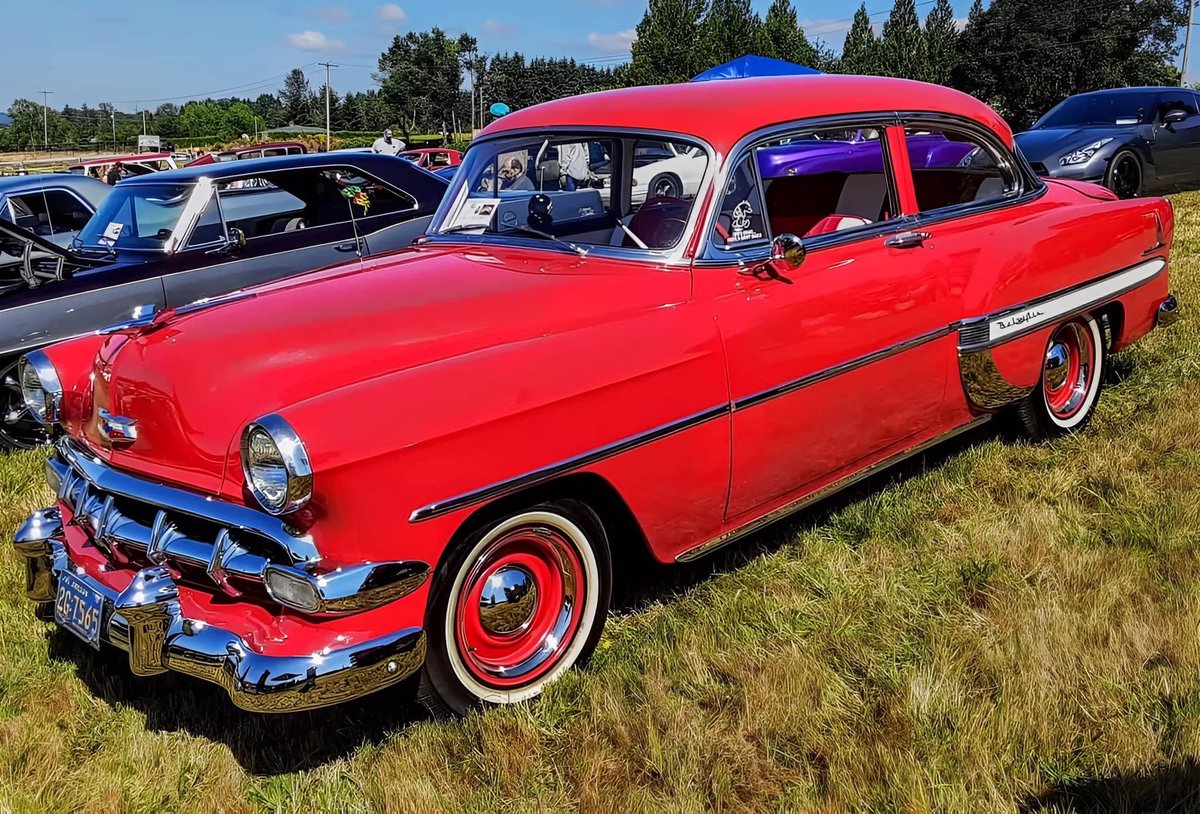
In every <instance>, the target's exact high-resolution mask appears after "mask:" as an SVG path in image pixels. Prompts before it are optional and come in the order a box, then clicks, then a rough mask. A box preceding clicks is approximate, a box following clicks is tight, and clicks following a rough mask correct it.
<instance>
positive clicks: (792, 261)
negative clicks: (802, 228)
mask: <svg viewBox="0 0 1200 814" xmlns="http://www.w3.org/2000/svg"><path fill="white" fill-rule="evenodd" d="M807 254H808V250H807V249H805V248H804V241H802V240H801V239H800V238H798V237H796V236H795V235H793V234H789V233H787V232H784V233H783V234H781V235H775V239H774V240H772V241H771V262H772V263H777V264H780V265H783V266H787V267H788V268H793V269H794V268H796V266H798V265H800V264H801V263H803V262H804V258H805V256H806V255H807Z"/></svg>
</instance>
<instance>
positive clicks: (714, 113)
mask: <svg viewBox="0 0 1200 814" xmlns="http://www.w3.org/2000/svg"><path fill="white" fill-rule="evenodd" d="M892 111H919V112H927V113H944V114H951V115H956V116H961V117H965V118H968V119H971V120H973V121H975V122H978V123H979V124H981V125H984V126H985V127H988V128H989V129H991V130H992V131H994V132H995V133H996V134H997V136H999V137H1000V139H1001V140H1002V141H1003V142H1004V143H1005V144H1007V145H1009V146H1010V147H1011V146H1012V131H1011V130H1010V129H1009V127H1008V125H1007V124H1006V123H1005V122H1004V120H1003V119H1002V118H1000V116H999V115H998V114H997V113H996V112H995V111H994V110H992V109H991V108H990V107H988V106H987V105H985V104H984V103H983V102H980V101H979V100H978V99H975V98H974V97H972V96H968V95H967V94H965V93H962V92H960V91H957V90H952V89H950V88H946V87H942V86H941V85H931V84H928V83H925V82H914V81H912V80H909V79H890V78H884V77H878V76H852V75H841V74H821V75H816V76H772V77H759V78H752V79H723V80H719V81H713V82H685V83H682V84H678V85H650V86H645V87H636V88H623V89H621V90H610V91H601V92H599V93H589V94H585V95H583V96H571V97H568V98H566V99H559V100H556V101H553V102H546V103H544V104H540V105H535V106H533V107H529V108H525V109H522V110H517V111H514V112H512V113H509V114H508V115H506V116H504V117H503V118H501V119H498V120H496V121H495V122H493V123H492V124H490V125H488V127H487V128H486V129H485V130H484V131H483V133H482V134H481V135H482V136H483V137H485V138H486V137H489V136H494V135H497V134H499V133H504V132H509V131H512V130H525V129H539V130H544V129H546V128H554V127H572V126H575V127H599V126H603V127H614V128H619V129H629V130H658V131H662V132H667V133H679V134H683V135H691V136H695V137H698V138H701V139H704V140H705V141H707V142H708V143H709V144H711V145H712V146H713V148H714V149H716V150H717V152H718V153H721V154H726V153H728V152H729V150H730V149H731V148H732V147H733V146H734V145H735V144H736V143H737V142H738V141H739V140H740V139H741V138H742V137H743V136H745V135H746V134H748V133H752V132H754V131H756V130H759V129H761V128H763V127H767V126H769V125H772V124H778V123H783V122H789V121H795V120H797V119H807V118H814V117H819V116H835V115H839V114H848V113H888V112H892Z"/></svg>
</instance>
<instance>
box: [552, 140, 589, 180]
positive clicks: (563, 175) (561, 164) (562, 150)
mask: <svg viewBox="0 0 1200 814" xmlns="http://www.w3.org/2000/svg"><path fill="white" fill-rule="evenodd" d="M558 172H559V185H560V186H561V187H562V188H563V189H565V190H567V191H570V190H574V189H576V188H578V187H581V186H587V182H588V180H589V179H590V178H591V175H592V172H591V170H590V169H589V168H588V146H587V144H585V143H572V144H560V145H558Z"/></svg>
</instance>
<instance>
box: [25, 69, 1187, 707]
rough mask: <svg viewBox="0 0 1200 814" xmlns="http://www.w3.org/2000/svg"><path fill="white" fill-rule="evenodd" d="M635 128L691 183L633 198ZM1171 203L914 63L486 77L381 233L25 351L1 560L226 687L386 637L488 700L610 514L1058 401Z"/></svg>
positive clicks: (353, 671)
mask: <svg viewBox="0 0 1200 814" xmlns="http://www.w3.org/2000/svg"><path fill="white" fill-rule="evenodd" d="M564 123H565V124H564ZM910 139H911V141H912V143H913V144H914V145H928V144H930V143H933V142H937V143H938V144H943V143H944V142H956V143H959V144H961V145H962V146H961V148H958V149H952V150H951V149H939V150H937V151H936V156H942V157H941V158H937V157H936V156H935V155H934V153H933V152H930V151H929V150H928V149H926V148H920V149H921V150H922V156H923V158H922V159H921V160H920V161H919V162H918V161H915V160H913V159H912V156H911V155H910V149H909V145H910ZM664 141H669V142H670V143H672V144H679V145H686V146H689V147H692V148H695V149H696V150H698V151H700V154H701V156H702V157H703V160H704V162H705V166H704V169H703V175H702V179H701V182H700V185H699V188H698V191H697V192H696V193H695V194H694V195H693V196H690V197H689V196H687V193H686V192H684V193H682V195H683V197H663V196H660V195H654V196H651V197H649V198H647V199H644V201H642V202H639V203H635V202H634V201H635V197H634V195H633V192H634V190H633V189H632V186H633V185H632V181H633V170H634V166H635V163H634V161H633V157H634V156H635V155H637V154H638V147H639V145H642V144H644V143H650V144H661V143H663V142H664ZM837 141H841V142H845V143H847V144H852V145H853V149H844V148H836V145H833V147H835V149H826V148H827V147H830V143H831V142H837ZM915 149H917V147H914V150H915ZM762 151H765V152H766V153H767V154H769V155H778V153H779V152H780V151H784V152H789V153H792V154H794V155H793V157H792V158H789V160H787V161H781V162H775V163H772V162H770V161H761V162H760V161H759V160H757V159H758V156H759V153H760V152H762ZM871 152H874V153H875V157H874V160H872V159H871V157H870V155H869V153H871ZM806 153H811V154H812V156H813V160H814V161H819V162H820V163H819V165H814V167H810V166H808V165H806V164H805V159H804V156H805V155H806ZM926 153H928V155H926ZM594 155H601V156H605V157H606V158H605V160H606V161H608V162H609V166H610V168H611V170H612V171H611V173H610V174H609V175H607V176H606V177H605V187H604V190H603V191H604V195H603V196H602V195H601V190H600V189H597V188H596V187H595V186H593V185H589V183H588V178H587V177H586V176H587V170H588V163H589V160H590V159H591V156H594ZM836 155H842V156H844V157H845V158H844V160H840V159H838V158H836ZM549 156H553V158H552V159H551V158H549ZM839 161H841V163H839ZM771 166H777V167H778V170H777V171H772V170H771V169H770V167H771ZM1172 229H1173V217H1172V210H1171V206H1170V205H1169V204H1168V203H1167V202H1166V201H1165V200H1162V199H1158V198H1154V199H1141V200H1128V201H1118V200H1116V199H1115V196H1113V195H1112V194H1111V193H1110V192H1107V191H1106V190H1104V189H1102V188H1100V187H1096V186H1091V185H1088V184H1083V183H1074V182H1068V181H1056V180H1043V179H1039V178H1038V177H1037V176H1036V175H1034V173H1033V172H1031V171H1030V169H1029V167H1028V166H1027V164H1026V163H1025V161H1024V160H1023V159H1022V158H1021V157H1020V156H1019V155H1018V154H1017V153H1015V152H1014V150H1013V139H1012V134H1011V133H1010V132H1009V129H1008V127H1007V126H1006V125H1005V124H1004V122H1003V121H1002V120H1001V119H1000V117H999V116H997V115H996V114H995V113H994V112H993V111H992V110H990V109H989V108H987V107H986V106H984V105H983V104H981V103H980V102H978V101H976V100H974V99H972V98H970V97H968V96H965V95H963V94H961V93H958V92H955V91H952V90H948V89H946V88H941V87H936V86H931V85H925V84H919V83H914V82H908V81H902V80H894V79H877V78H864V77H852V76H812V77H809V76H806V77H799V78H763V79H740V80H729V81H724V82H708V83H702V84H689V85H680V86H671V87H643V88H633V89H627V90H619V91H612V92H608V93H601V94H593V95H589V96H587V97H584V98H571V99H564V100H561V101H557V102H552V103H549V104H544V105H540V106H537V107H533V108H529V109H527V110H521V111H518V112H515V113H512V114H511V115H509V116H505V117H504V118H503V119H500V120H499V121H497V122H495V123H494V124H492V125H491V126H490V127H489V128H488V129H487V130H486V131H485V132H484V133H483V135H482V136H481V137H480V138H479V139H478V140H477V141H476V142H475V144H474V145H473V146H472V147H471V149H470V150H469V151H468V152H467V154H466V156H465V158H464V162H463V165H462V167H461V169H460V171H459V172H458V174H457V177H456V180H455V182H454V183H453V185H452V186H451V187H450V189H449V190H448V193H447V195H446V197H445V199H444V200H443V202H442V204H441V207H440V209H439V210H438V212H437V214H436V215H435V216H434V220H433V223H432V225H431V228H430V229H429V231H428V233H427V235H426V236H425V237H424V238H423V239H422V240H421V241H420V242H419V245H417V246H414V247H412V248H410V249H406V250H403V251H401V252H399V253H395V254H391V255H385V256H381V257H377V258H370V259H365V260H363V261H361V262H355V263H353V264H350V265H345V266H341V267H334V268H329V269H325V270H323V271H318V272H314V273H310V274H307V275H304V276H298V277H295V278H292V279H290V280H286V281H282V282H278V283H274V284H271V285H266V286H262V287H259V288H254V289H250V290H246V291H242V292H239V293H236V294H233V295H230V296H227V297H225V298H223V299H215V300H211V301H208V302H201V303H197V304H195V305H193V306H189V307H184V308H178V309H172V310H168V311H164V312H161V313H158V314H154V315H147V314H142V315H140V316H139V317H137V318H135V319H132V320H131V321H129V322H128V323H125V324H124V325H119V326H115V327H114V328H112V329H111V330H109V331H108V332H106V333H103V334H102V335H99V336H89V337H85V338H82V339H78V340H73V341H70V342H67V343H64V344H60V345H56V346H53V347H51V348H49V349H48V350H46V351H44V352H38V353H33V354H30V355H29V356H27V357H26V360H25V364H24V366H23V368H22V370H21V379H22V383H23V387H24V392H25V398H26V401H27V403H28V404H29V406H30V408H31V409H32V410H33V411H34V412H35V413H36V414H37V415H38V416H39V417H40V418H41V419H42V420H43V421H45V422H47V423H51V424H57V425H58V426H59V432H60V433H61V437H60V439H59V441H58V443H57V448H56V451H55V454H54V456H53V457H52V458H51V459H50V460H49V462H48V466H47V472H48V476H49V479H50V483H51V484H52V486H53V487H54V489H55V490H56V492H57V496H58V499H57V502H56V504H55V505H54V506H53V507H51V508H47V509H45V510H42V511H38V512H35V513H34V514H33V515H32V516H31V517H30V518H29V520H28V521H27V522H26V523H25V524H24V525H23V526H22V527H21V529H20V530H19V531H18V533H17V536H16V541H15V542H16V547H17V548H18V549H19V550H20V551H21V552H22V553H23V554H25V555H26V557H27V562H28V569H29V570H28V594H29V597H30V598H31V599H32V600H34V601H35V602H36V603H37V607H38V608H39V610H40V611H41V613H42V614H44V615H45V616H46V617H50V616H53V617H54V618H55V619H56V620H57V622H58V624H59V625H60V626H62V627H65V628H67V629H69V630H70V631H72V632H73V633H74V634H76V635H78V636H80V637H82V638H83V639H84V640H85V641H87V642H89V643H91V644H92V645H94V646H96V647H100V646H101V645H102V643H109V644H112V645H115V646H117V647H119V648H121V649H123V650H126V651H127V652H128V655H129V666H130V668H131V669H132V670H133V672H135V673H137V674H139V675H149V674H153V673H161V672H163V671H166V670H177V671H180V672H183V673H187V674H190V675H192V676H198V677H200V678H203V679H206V680H208V681H212V682H216V683H217V684H220V685H221V686H222V687H224V688H225V689H226V690H227V691H228V692H229V694H230V696H231V697H232V698H233V700H234V702H235V703H237V704H238V705H239V706H241V707H244V708H246V709H249V710H258V711H273V712H274V711H286V710H295V709H301V708H307V707H317V706H321V705H325V704H331V703H335V702H338V701H342V700H345V699H348V698H352V697H355V696H359V695H362V694H365V693H369V692H371V691H374V690H378V689H380V688H382V687H385V686H388V685H391V684H394V683H395V682H398V681H400V680H401V679H403V678H405V677H406V676H409V675H412V674H414V673H417V672H418V671H419V672H420V686H421V690H420V692H421V694H422V696H423V697H424V698H425V700H426V701H427V703H429V704H430V705H431V706H432V707H434V708H435V709H441V710H452V711H461V710H464V709H467V708H469V707H471V706H473V705H476V704H480V703H496V704H503V703H510V702H517V701H521V700H523V699H527V698H530V697H533V696H536V695H537V694H539V693H540V692H541V690H542V689H543V688H544V687H545V686H546V684H547V683H548V682H550V681H553V680H554V679H556V678H557V677H559V676H560V675H562V674H563V672H564V671H565V670H567V669H569V668H571V667H572V666H573V665H576V664H578V663H580V662H581V661H583V660H584V659H586V658H587V657H588V655H589V653H591V651H592V649H593V648H594V647H595V646H596V643H597V640H598V639H599V637H600V633H601V630H602V628H603V626H604V622H605V616H606V614H607V611H608V606H609V595H610V589H611V586H612V585H613V583H614V581H615V580H621V579H626V578H628V576H629V575H628V573H627V572H626V569H627V568H628V567H629V565H628V564H629V563H630V562H631V561H632V558H631V555H630V552H631V551H632V550H634V548H635V547H644V548H645V549H647V550H648V551H649V552H650V554H651V555H652V556H653V557H654V558H656V559H657V560H659V561H661V562H663V563H671V562H675V561H687V560H693V559H695V558H697V557H700V556H702V555H704V554H707V553H709V552H711V551H713V550H714V549H716V548H718V547H719V546H722V545H725V544H728V543H730V542H732V541H734V540H737V539H738V538H740V537H742V536H743V535H745V534H747V533H749V532H753V531H755V530H756V529H760V528H762V527H763V526H765V525H766V524H767V523H770V522H771V521H773V520H776V519H778V518H781V517H783V516H785V515H787V514H790V513H792V512H795V511H796V510H798V509H801V508H803V507H804V506H807V505H809V504H810V503H812V502H813V501H815V500H817V499H819V498H821V497H823V496H825V495H828V494H830V493H831V492H833V491H834V490H836V489H838V488H840V487H843V486H845V485H847V484H848V483H850V482H852V481H854V480H856V479H858V478H861V477H862V476H863V475H864V474H866V473H869V472H872V471H874V470H876V469H877V468H879V467H881V466H884V465H886V464H890V463H892V462H894V461H897V460H899V459H901V458H904V457H905V456H908V455H912V454H914V453H915V452H918V451H920V450H922V449H925V448H927V447H928V446H930V445H931V444H933V443H935V442H937V441H939V440H941V439H944V438H946V437H947V436H951V435H954V434H955V433H960V432H962V431H963V430H965V429H967V428H970V427H974V426H976V425H978V424H980V423H981V422H984V421H987V420H989V419H990V418H992V417H993V416H995V415H997V414H998V413H1000V412H1002V411H1005V410H1007V409H1011V410H1012V411H1013V412H1015V413H1016V414H1017V415H1018V416H1019V418H1020V420H1021V421H1022V422H1023V425H1024V427H1025V428H1026V430H1027V431H1028V433H1029V434H1030V435H1031V436H1033V437H1035V438H1047V437H1053V436H1057V435H1061V434H1063V433H1068V432H1072V431H1076V430H1079V429H1080V428H1081V427H1083V426H1084V424H1085V423H1086V422H1087V421H1088V419H1089V418H1090V417H1091V416H1092V414H1093V410H1094V408H1095V405H1096V399H1097V396H1098V394H1099V392H1100V389H1101V386H1102V382H1103V380H1104V375H1105V360H1106V356H1107V354H1109V353H1111V352H1113V351H1117V350H1120V349H1121V348H1123V347H1125V346H1127V345H1129V344H1130V343H1131V342H1134V341H1136V340H1137V339H1138V338H1139V337H1141V336H1143V335H1144V334H1146V333H1147V332H1148V331H1150V330H1151V329H1152V328H1154V327H1155V325H1157V324H1160V323H1163V322H1167V321H1169V320H1170V319H1171V318H1172V317H1173V316H1174V315H1175V314H1176V303H1175V300H1174V298H1173V297H1171V296H1170V295H1169V292H1168V285H1167V282H1168V281H1167V264H1168V252H1169V247H1170V244H1171V238H1172Z"/></svg>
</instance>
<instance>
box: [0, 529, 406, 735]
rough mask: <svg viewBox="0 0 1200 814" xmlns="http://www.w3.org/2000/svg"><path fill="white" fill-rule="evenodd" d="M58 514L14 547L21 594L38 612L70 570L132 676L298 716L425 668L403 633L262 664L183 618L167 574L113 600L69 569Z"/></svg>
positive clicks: (262, 659) (158, 572)
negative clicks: (173, 676)
mask: <svg viewBox="0 0 1200 814" xmlns="http://www.w3.org/2000/svg"><path fill="white" fill-rule="evenodd" d="M61 535H62V522H61V520H60V518H59V516H58V512H57V510H55V509H46V510H43V511H40V512H34V513H33V514H32V515H30V517H29V519H28V520H26V521H25V523H24V524H23V525H22V526H21V528H20V529H19V530H18V532H17V535H16V538H15V539H14V541H13V542H14V545H15V546H16V548H17V550H18V551H19V552H20V553H21V554H23V555H24V557H25V562H26V569H27V570H26V574H27V580H26V594H27V595H28V596H29V598H30V599H31V600H33V601H35V602H37V603H39V605H40V606H41V607H42V608H44V607H46V605H47V604H48V603H50V602H53V601H54V596H55V593H56V591H57V584H58V579H59V575H60V574H62V573H64V572H68V571H69V572H71V573H72V574H73V575H74V578H75V579H78V580H82V581H84V582H86V583H87V584H88V586H89V587H90V588H92V589H93V590H95V591H96V592H97V593H99V594H100V596H101V597H102V598H103V602H104V611H103V613H102V615H101V627H100V631H101V640H103V641H105V642H107V643H109V644H111V645H113V646H115V647H118V648H120V649H122V650H125V651H126V652H127V653H128V654H129V669H130V671H131V672H133V673H134V674H135V675H142V676H146V675H156V674H159V673H164V672H166V671H168V670H174V671H176V672H180V673H184V674H186V675H190V676H193V677H195V678H199V679H203V680H204V681H210V682H212V683H214V684H217V685H219V686H221V687H223V688H224V689H225V691H226V692H227V693H228V694H229V697H230V699H232V701H233V703H234V704H236V705H237V706H239V707H240V708H242V709H244V710H248V711H250V712H295V711H298V710H304V709H315V708H317V707H324V706H329V705H331V704H338V703H341V702H343V701H348V700H351V699H353V698H359V697H361V696H363V695H367V694H368V693H372V692H376V691H377V690H381V689H383V688H385V687H389V686H391V685H393V684H396V683H398V682H400V681H402V680H404V679H405V678H407V677H408V676H410V675H412V674H413V673H415V672H416V671H417V669H418V668H420V666H421V663H422V662H423V661H424V660H425V633H424V631H423V630H422V629H421V628H419V627H408V628H404V629H402V630H399V631H396V632H394V633H389V634H386V635H384V636H380V637H379V638H375V639H371V640H368V641H357V642H355V643H354V644H350V645H347V646H338V645H339V644H340V642H342V641H344V639H343V637H342V636H341V635H339V631H338V630H337V629H336V628H331V629H330V630H329V643H330V646H329V647H328V648H327V649H326V648H322V649H320V650H319V651H318V652H315V653H313V654H311V655H304V656H267V655H263V654H261V653H258V652H255V650H254V649H253V648H252V647H251V646H250V644H249V643H247V642H246V641H245V640H244V639H242V638H241V637H240V636H239V635H237V634H236V633H234V632H232V631H229V630H225V629H222V628H218V627H215V626H212V625H208V624H205V623H204V622H203V621H201V620H198V619H189V618H187V617H186V616H184V614H183V610H182V607H181V604H180V602H179V587H178V585H176V583H175V581H174V579H173V578H172V577H171V575H170V572H169V571H168V570H167V569H166V568H163V567H161V566H149V567H147V568H143V569H141V570H140V571H138V572H137V574H136V576H134V578H133V581H132V582H131V583H130V585H129V587H128V588H127V589H126V590H124V591H121V592H119V593H118V592H116V591H114V590H112V589H110V588H108V587H106V586H105V585H103V584H101V583H100V582H98V581H97V580H95V579H93V578H91V577H90V576H88V575H86V574H84V573H83V572H82V570H81V569H78V568H76V567H75V566H74V565H73V563H72V562H71V559H70V557H69V555H68V553H67V549H66V546H65V545H64V544H63V542H62V541H61V539H60V538H61Z"/></svg>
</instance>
